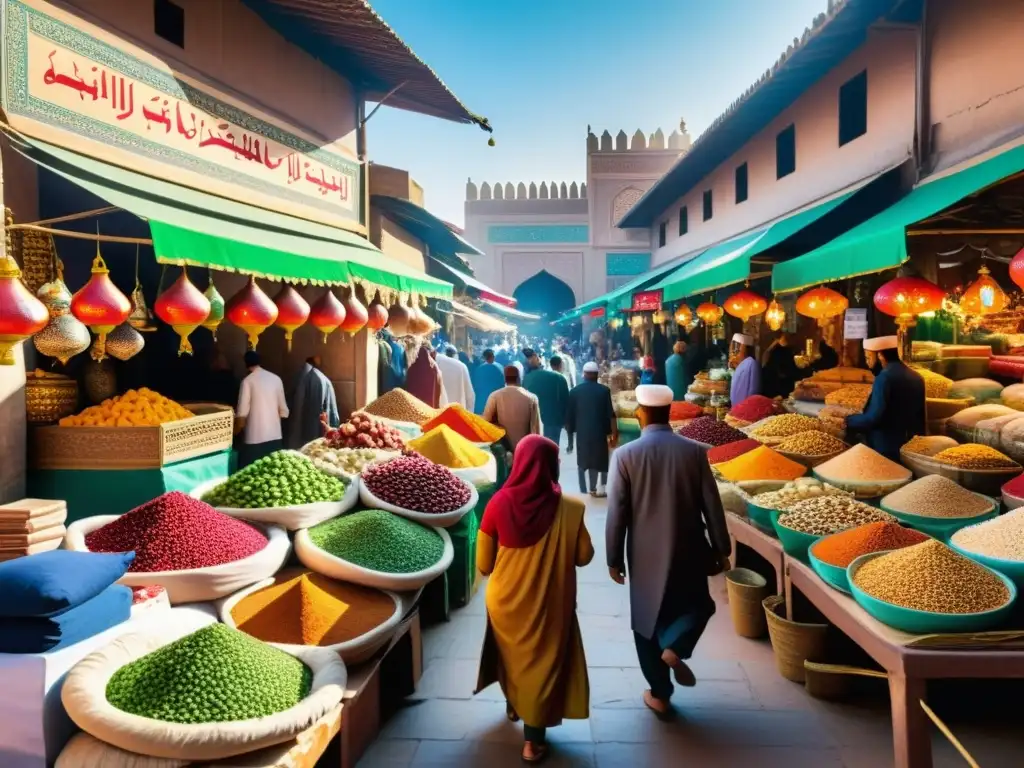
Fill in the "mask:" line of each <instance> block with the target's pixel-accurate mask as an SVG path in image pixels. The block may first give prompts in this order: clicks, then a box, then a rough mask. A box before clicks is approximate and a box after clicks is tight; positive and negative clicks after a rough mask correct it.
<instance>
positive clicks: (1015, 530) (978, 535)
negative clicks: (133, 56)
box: [950, 509, 1024, 562]
mask: <svg viewBox="0 0 1024 768" xmlns="http://www.w3.org/2000/svg"><path fill="white" fill-rule="evenodd" d="M950 541H952V542H953V543H954V544H956V546H958V547H959V548H960V549H962V550H964V551H965V552H970V553H972V554H976V555H982V556H984V557H994V558H996V559H999V560H1013V561H1015V562H1024V509H1015V510H1012V511H1010V512H1007V513H1006V514H1005V515H1002V516H1000V517H994V518H992V519H991V520H986V521H985V522H983V523H978V524H976V525H971V526H968V527H967V528H961V529H960V530H959V531H957V532H956V533H954V534H953V536H952V538H951V539H950Z"/></svg>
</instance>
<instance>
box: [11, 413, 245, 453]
mask: <svg viewBox="0 0 1024 768" xmlns="http://www.w3.org/2000/svg"><path fill="white" fill-rule="evenodd" d="M186 407H187V408H188V409H189V410H191V411H192V412H193V413H195V414H196V415H195V416H193V417H192V418H191V419H182V420H181V421H169V422H167V423H166V424H161V425H159V426H156V427H36V428H34V429H32V430H31V431H30V433H29V462H30V466H31V468H32V469H156V468H159V467H163V466H165V465H167V464H174V463H175V462H178V461H184V460H186V459H193V458H195V457H197V456H205V455H206V454H208V453H214V452H217V451H224V450H227V449H228V448H230V447H231V443H232V441H233V439H234V424H235V416H234V411H232V409H231V408H229V407H227V406H223V405H216V404H212V403H192V404H189V405H186Z"/></svg>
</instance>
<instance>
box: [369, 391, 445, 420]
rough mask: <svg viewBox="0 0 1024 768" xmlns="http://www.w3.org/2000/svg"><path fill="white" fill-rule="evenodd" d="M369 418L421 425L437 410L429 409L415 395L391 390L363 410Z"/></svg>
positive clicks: (433, 415)
mask: <svg viewBox="0 0 1024 768" xmlns="http://www.w3.org/2000/svg"><path fill="white" fill-rule="evenodd" d="M363 410H364V411H366V412H367V413H368V414H370V415H371V416H377V417H379V418H382V419H391V420H392V421H407V422H411V423H412V424H422V423H423V422H425V421H427V420H428V419H432V418H434V417H435V416H437V409H436V408H431V407H430V406H429V405H427V404H426V403H424V402H423V401H422V400H420V399H419V398H418V397H416V396H415V395H410V394H409V393H408V392H406V391H405V390H404V389H392V390H391V391H390V392H386V393H384V394H383V395H381V396H380V397H378V398H377V399H376V400H374V401H373V402H372V403H370V404H369V405H368V406H366V407H365V408H364V409H363Z"/></svg>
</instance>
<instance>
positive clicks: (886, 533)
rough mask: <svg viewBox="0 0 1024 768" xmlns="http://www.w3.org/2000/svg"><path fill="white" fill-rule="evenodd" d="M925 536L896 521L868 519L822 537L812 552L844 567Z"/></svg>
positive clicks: (826, 560)
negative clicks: (873, 520) (864, 556)
mask: <svg viewBox="0 0 1024 768" xmlns="http://www.w3.org/2000/svg"><path fill="white" fill-rule="evenodd" d="M928 538H929V537H928V536H927V535H925V534H923V533H921V532H920V531H914V530H911V529H910V528H904V527H903V526H901V525H899V524H898V523H868V524H867V525H861V526H859V527H857V528H851V529H849V530H847V531H843V532H841V533H837V534H835V535H833V536H827V537H825V538H824V539H821V540H820V541H818V542H816V543H815V544H814V546H813V547H811V553H812V554H813V555H814V556H815V557H816V558H818V559H819V560H821V562H823V563H828V564H829V565H834V566H836V567H838V568H845V567H846V566H848V565H849V564H850V563H852V562H853V561H854V560H856V559H857V558H858V557H860V556H861V555H869V554H871V553H872V552H885V551H887V550H890V549H902V548H903V547H909V546H911V545H912V544H920V543H921V542H922V541H926V540H927V539H928Z"/></svg>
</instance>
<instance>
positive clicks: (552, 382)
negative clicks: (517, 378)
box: [523, 355, 569, 445]
mask: <svg viewBox="0 0 1024 768" xmlns="http://www.w3.org/2000/svg"><path fill="white" fill-rule="evenodd" d="M538 362H539V361H538ZM532 363H533V361H532V360H531V364H532ZM551 365H552V368H554V370H548V369H546V368H541V367H540V366H539V365H538V366H537V367H535V368H532V369H531V370H530V371H529V372H528V373H527V374H526V378H525V379H523V388H524V389H525V390H526V391H527V392H532V393H533V394H534V395H536V396H537V401H538V402H539V403H540V420H541V422H542V423H543V425H544V429H543V432H544V437H546V438H547V439H548V440H551V441H552V442H554V444H555V445H561V442H562V430H563V429H564V428H565V409H566V407H567V406H568V405H569V384H568V383H567V382H566V380H565V376H563V375H562V373H561V369H562V358H560V357H559V356H558V355H554V356H553V357H552V358H551ZM556 366H557V367H556Z"/></svg>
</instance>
